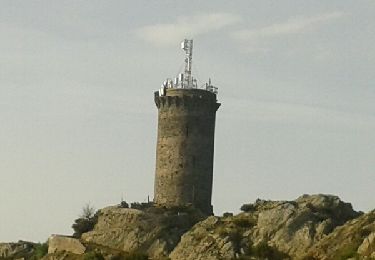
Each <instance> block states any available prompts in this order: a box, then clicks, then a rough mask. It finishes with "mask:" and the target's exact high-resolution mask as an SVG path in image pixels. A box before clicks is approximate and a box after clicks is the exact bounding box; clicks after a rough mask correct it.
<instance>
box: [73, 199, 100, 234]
mask: <svg viewBox="0 0 375 260" xmlns="http://www.w3.org/2000/svg"><path fill="white" fill-rule="evenodd" d="M94 212H95V209H94V208H93V207H92V206H90V204H86V205H85V206H84V207H83V208H82V213H81V216H80V217H79V218H77V219H76V220H74V223H73V225H72V228H73V230H74V233H73V237H75V238H80V237H81V236H82V234H83V233H85V232H88V231H91V230H93V229H94V227H95V225H96V223H97V222H98V215H99V212H98V211H97V212H96V213H95V214H94Z"/></svg>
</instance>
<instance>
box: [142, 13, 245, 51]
mask: <svg viewBox="0 0 375 260" xmlns="http://www.w3.org/2000/svg"><path fill="white" fill-rule="evenodd" d="M240 20H241V18H240V16H238V15H236V14H231V13H211V14H199V15H193V16H181V17H178V18H177V20H176V21H175V22H173V23H164V24H155V25H148V26H144V27H141V28H139V29H137V30H136V35H137V36H138V37H139V38H141V39H143V40H145V41H148V42H151V43H153V44H155V45H159V46H169V45H174V44H175V43H176V39H178V40H182V39H184V38H193V37H195V36H197V35H201V34H205V33H209V32H211V31H217V30H220V29H222V28H224V27H226V26H229V25H232V24H236V23H238V22H239V21H240Z"/></svg>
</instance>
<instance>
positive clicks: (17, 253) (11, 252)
mask: <svg viewBox="0 0 375 260" xmlns="http://www.w3.org/2000/svg"><path fill="white" fill-rule="evenodd" d="M34 250H35V244H34V243H31V242H26V241H18V242H17V243H0V259H17V258H24V257H29V256H31V255H32V254H33V252H34Z"/></svg>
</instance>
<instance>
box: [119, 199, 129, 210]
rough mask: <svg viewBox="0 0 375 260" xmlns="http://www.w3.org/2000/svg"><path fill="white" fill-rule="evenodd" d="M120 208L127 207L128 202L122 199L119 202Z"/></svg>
mask: <svg viewBox="0 0 375 260" xmlns="http://www.w3.org/2000/svg"><path fill="white" fill-rule="evenodd" d="M120 208H125V209H127V208H129V204H128V203H127V202H126V201H125V200H122V201H121V202H120Z"/></svg>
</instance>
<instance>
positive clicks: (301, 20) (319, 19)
mask: <svg viewBox="0 0 375 260" xmlns="http://www.w3.org/2000/svg"><path fill="white" fill-rule="evenodd" d="M344 15H345V13H343V12H338V11H336V12H331V13H325V14H320V15H315V16H311V17H305V16H296V17H293V18H290V19H288V20H287V21H286V22H283V23H275V24H272V25H269V26H265V27H262V28H258V29H243V30H238V31H236V32H234V33H232V37H233V38H234V39H235V40H237V41H238V42H240V43H246V44H247V45H248V51H259V50H261V51H265V50H267V49H266V48H264V47H262V46H260V45H261V43H262V42H263V41H265V40H267V39H271V38H275V37H280V36H287V35H292V34H298V33H304V32H307V31H311V30H313V29H315V28H317V27H319V26H321V25H322V24H324V23H327V22H329V21H331V20H335V19H338V18H341V17H343V16H344Z"/></svg>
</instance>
